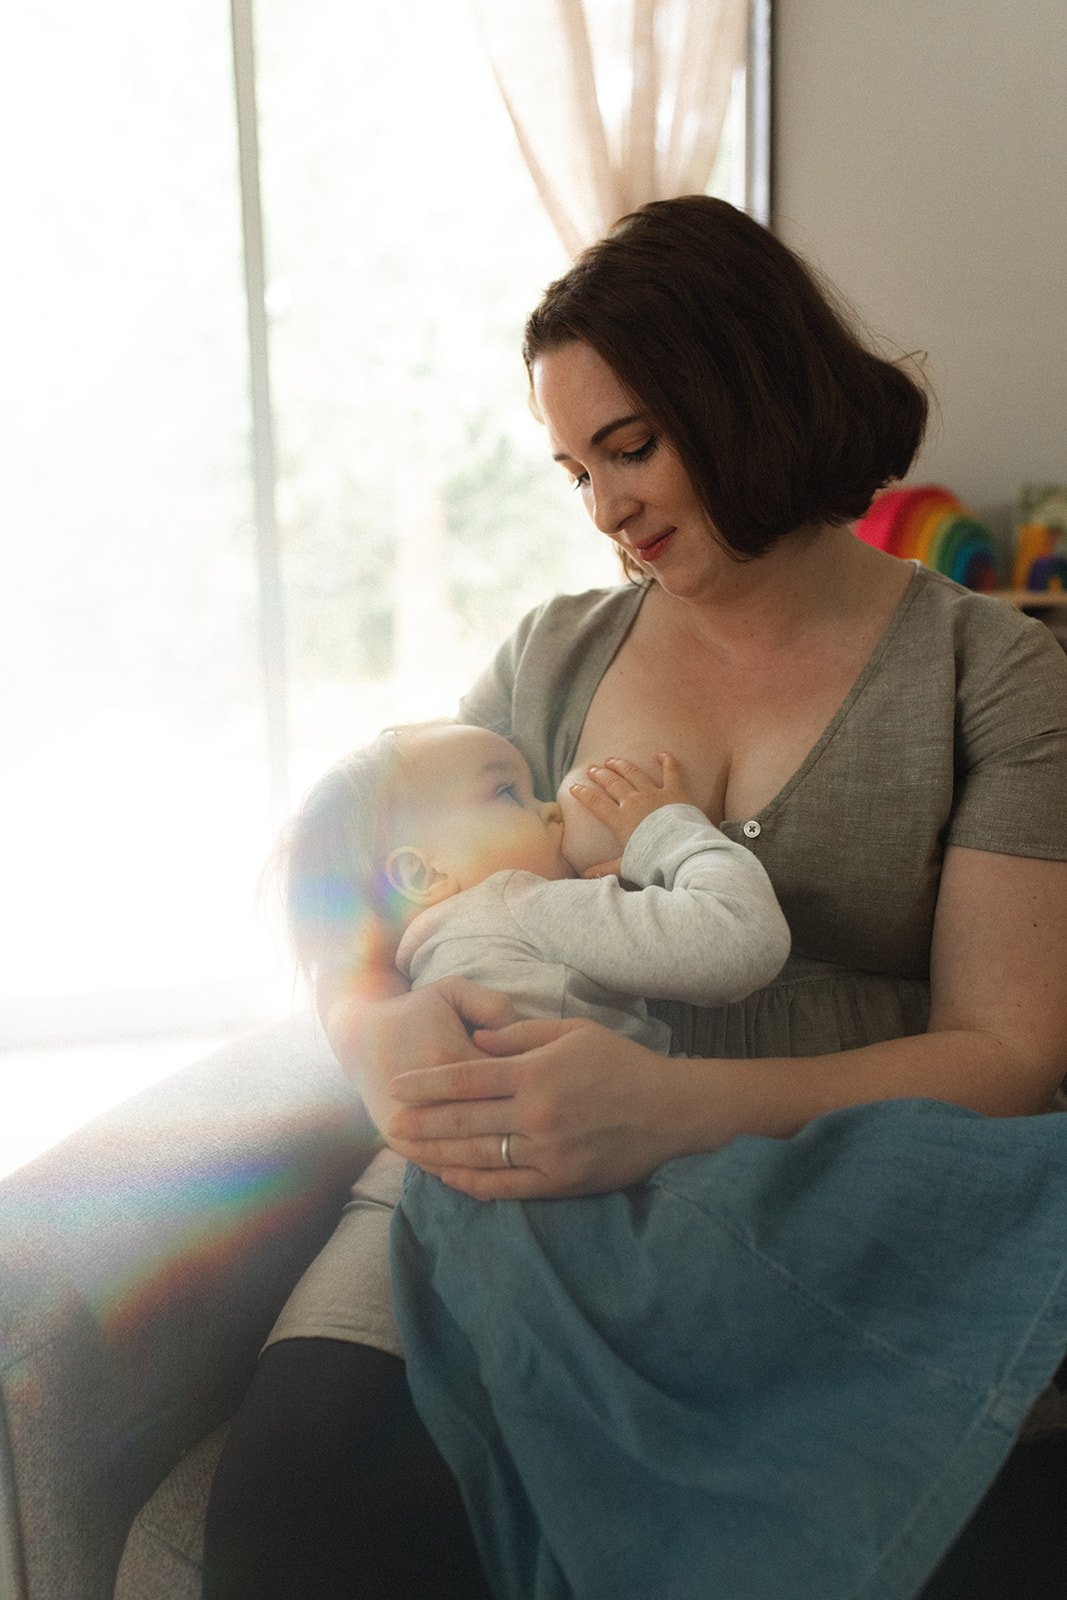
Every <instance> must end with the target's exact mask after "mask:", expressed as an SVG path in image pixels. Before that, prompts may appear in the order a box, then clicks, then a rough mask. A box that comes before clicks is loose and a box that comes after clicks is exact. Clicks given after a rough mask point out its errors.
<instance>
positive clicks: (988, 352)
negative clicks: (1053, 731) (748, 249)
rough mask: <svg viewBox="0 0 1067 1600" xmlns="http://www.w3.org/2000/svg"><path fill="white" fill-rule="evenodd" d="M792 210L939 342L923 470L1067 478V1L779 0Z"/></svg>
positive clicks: (782, 112)
mask: <svg viewBox="0 0 1067 1600" xmlns="http://www.w3.org/2000/svg"><path fill="white" fill-rule="evenodd" d="M774 29H775V90H774V121H775V135H774V160H775V179H774V225H775V228H776V230H777V231H778V232H779V233H780V234H781V236H782V237H783V238H784V239H785V240H786V241H787V242H788V243H790V244H791V245H793V246H794V247H795V248H796V249H798V250H800V251H801V252H802V253H803V254H804V255H806V256H807V257H808V258H809V259H810V260H813V261H814V262H815V263H816V264H817V265H818V266H819V267H821V268H822V270H823V271H824V272H825V273H826V274H827V276H828V277H829V278H830V279H831V280H832V281H833V282H834V283H836V284H837V286H838V287H839V288H840V289H841V290H843V292H844V293H845V295H846V296H847V297H848V298H849V299H850V300H851V302H852V303H853V305H854V306H856V307H857V309H858V310H859V311H860V313H861V315H862V316H863V318H864V320H865V321H866V322H867V324H868V326H869V327H871V328H872V329H873V330H874V331H875V332H876V333H878V334H880V335H883V336H885V337H888V338H889V339H890V340H891V341H893V342H894V343H895V344H899V345H900V346H902V347H904V348H908V349H925V350H927V351H928V352H929V357H930V359H929V366H928V369H927V370H928V373H929V376H930V379H931V381H932V384H933V387H934V389H935V392H936V394H937V397H938V401H939V408H940V416H939V417H936V418H935V420H934V425H933V428H932V430H931V434H930V437H929V440H928V443H927V445H926V447H925V449H924V452H923V456H922V458H921V460H920V461H919V462H918V463H917V464H916V467H915V469H914V470H913V472H912V475H911V476H912V481H916V482H931V481H932V482H941V483H944V484H946V485H947V486H948V487H949V488H951V489H953V490H954V491H955V492H956V493H957V494H959V495H960V496H961V498H962V499H964V500H965V501H967V502H968V503H969V504H970V505H971V506H973V507H974V508H975V509H976V510H977V511H978V512H979V514H980V515H981V516H982V517H983V518H984V520H986V521H987V523H988V524H989V525H990V527H992V528H994V529H995V530H996V531H998V532H1004V531H1006V530H1007V528H1008V527H1009V525H1010V521H1011V515H1012V510H1013V506H1014V501H1015V497H1016V493H1017V490H1018V487H1019V485H1020V484H1021V483H1023V482H1024V481H1033V480H1041V481H1055V482H1064V481H1067V3H1065V0H774Z"/></svg>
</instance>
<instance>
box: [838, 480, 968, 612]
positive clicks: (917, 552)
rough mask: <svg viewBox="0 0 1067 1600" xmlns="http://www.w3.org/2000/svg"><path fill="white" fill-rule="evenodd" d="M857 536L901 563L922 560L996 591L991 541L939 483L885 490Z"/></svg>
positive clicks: (958, 578)
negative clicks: (902, 561) (886, 551)
mask: <svg viewBox="0 0 1067 1600" xmlns="http://www.w3.org/2000/svg"><path fill="white" fill-rule="evenodd" d="M856 533H857V534H858V535H859V537H860V538H861V539H863V540H865V541H866V543H867V544H873V545H875V546H876V547H877V548H878V549H879V550H888V552H889V554H890V555H894V556H900V557H901V559H902V560H905V561H921V562H922V563H923V565H924V566H927V567H933V569H934V571H935V572H943V573H944V574H945V576H946V577H948V578H952V579H954V580H955V582H956V583H962V584H963V585H965V587H966V588H968V589H984V590H986V591H987V592H988V591H991V590H993V589H997V588H999V587H1000V574H999V573H998V571H997V563H996V555H995V551H994V546H993V540H992V538H991V536H990V534H989V531H988V529H986V528H985V527H983V525H982V524H981V523H980V522H978V521H977V520H976V519H975V517H974V516H973V515H972V514H971V512H970V511H968V509H967V507H966V506H965V505H964V504H963V501H962V500H960V499H959V498H958V497H957V496H956V495H954V494H952V493H951V492H950V490H948V489H942V488H941V487H940V486H939V485H938V484H924V485H922V486H919V487H916V488H913V489H890V490H888V491H887V492H886V493H885V494H881V495H879V496H878V498H877V499H876V500H875V502H874V504H873V505H872V506H871V509H870V510H869V511H868V513H867V515H866V516H865V517H862V518H861V519H860V521H859V522H857V523H856Z"/></svg>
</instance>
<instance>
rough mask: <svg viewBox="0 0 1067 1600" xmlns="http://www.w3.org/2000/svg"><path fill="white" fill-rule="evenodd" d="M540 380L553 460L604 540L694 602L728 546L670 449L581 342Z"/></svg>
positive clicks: (537, 392)
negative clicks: (560, 468)
mask: <svg viewBox="0 0 1067 1600" xmlns="http://www.w3.org/2000/svg"><path fill="white" fill-rule="evenodd" d="M532 378H533V394H534V400H535V403H536V405H537V408H538V411H539V413H540V415H541V418H542V420H543V421H544V424H545V427H546V428H547V430H548V437H549V444H550V448H551V450H552V455H553V459H554V460H556V461H558V462H559V463H560V465H561V466H562V467H563V468H564V469H565V470H566V471H567V472H568V473H569V474H570V476H571V478H572V479H573V482H574V485H575V488H576V489H577V491H578V493H579V494H580V495H581V496H582V499H583V501H584V502H585V508H586V510H587V511H588V512H589V515H590V516H591V517H592V519H593V521H594V523H595V524H596V526H597V527H598V528H599V529H600V531H601V533H606V534H607V536H608V538H609V539H612V540H614V542H615V543H616V544H617V545H618V546H619V548H620V549H621V550H625V551H626V552H627V554H628V555H631V556H633V557H634V558H635V559H636V560H637V561H638V562H639V563H640V564H641V565H642V567H644V569H645V571H647V572H648V573H649V574H650V575H651V576H652V577H654V578H655V579H656V581H657V582H658V583H659V584H660V585H661V587H662V588H664V589H666V590H667V591H668V592H669V593H678V594H679V595H683V596H687V597H692V596H693V595H694V593H695V592H696V591H698V590H699V588H700V586H701V584H702V582H703V581H704V580H705V579H706V577H707V575H708V572H709V562H710V563H713V564H714V566H715V567H718V566H720V565H721V560H722V545H721V543H720V541H719V538H718V536H717V534H716V531H715V528H714V525H713V524H712V522H711V519H710V518H709V517H708V515H707V512H706V511H705V510H704V508H703V506H702V505H701V503H700V501H699V499H698V498H697V495H696V492H695V490H694V488H693V485H692V483H691V482H690V480H689V476H688V474H687V473H686V471H685V468H684V467H683V466H682V463H681V462H680V461H679V459H678V457H677V455H676V454H675V452H674V449H673V447H672V445H671V444H670V442H669V441H668V440H667V439H665V438H664V437H663V435H662V434H661V433H659V432H658V431H657V429H656V427H655V424H654V423H653V422H652V421H651V419H649V418H648V417H646V416H644V415H643V414H642V413H641V411H640V410H639V409H635V405H634V401H633V400H632V398H631V397H630V396H629V395H628V394H627V392H626V391H625V389H624V388H623V387H622V385H621V383H620V382H619V380H618V378H617V377H616V376H615V373H614V372H613V371H612V369H611V368H610V367H609V366H608V364H607V362H606V361H604V359H603V358H602V357H601V356H599V355H598V354H597V352H596V351H595V350H594V349H593V348H592V346H591V345H588V344H585V343H584V342H583V341H581V340H578V339H575V340H573V341H571V342H570V343H569V344H564V345H559V346H557V348H556V349H554V350H549V351H548V352H546V354H544V355H542V356H539V357H538V358H537V360H536V361H535V362H534V364H533V373H532Z"/></svg>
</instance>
